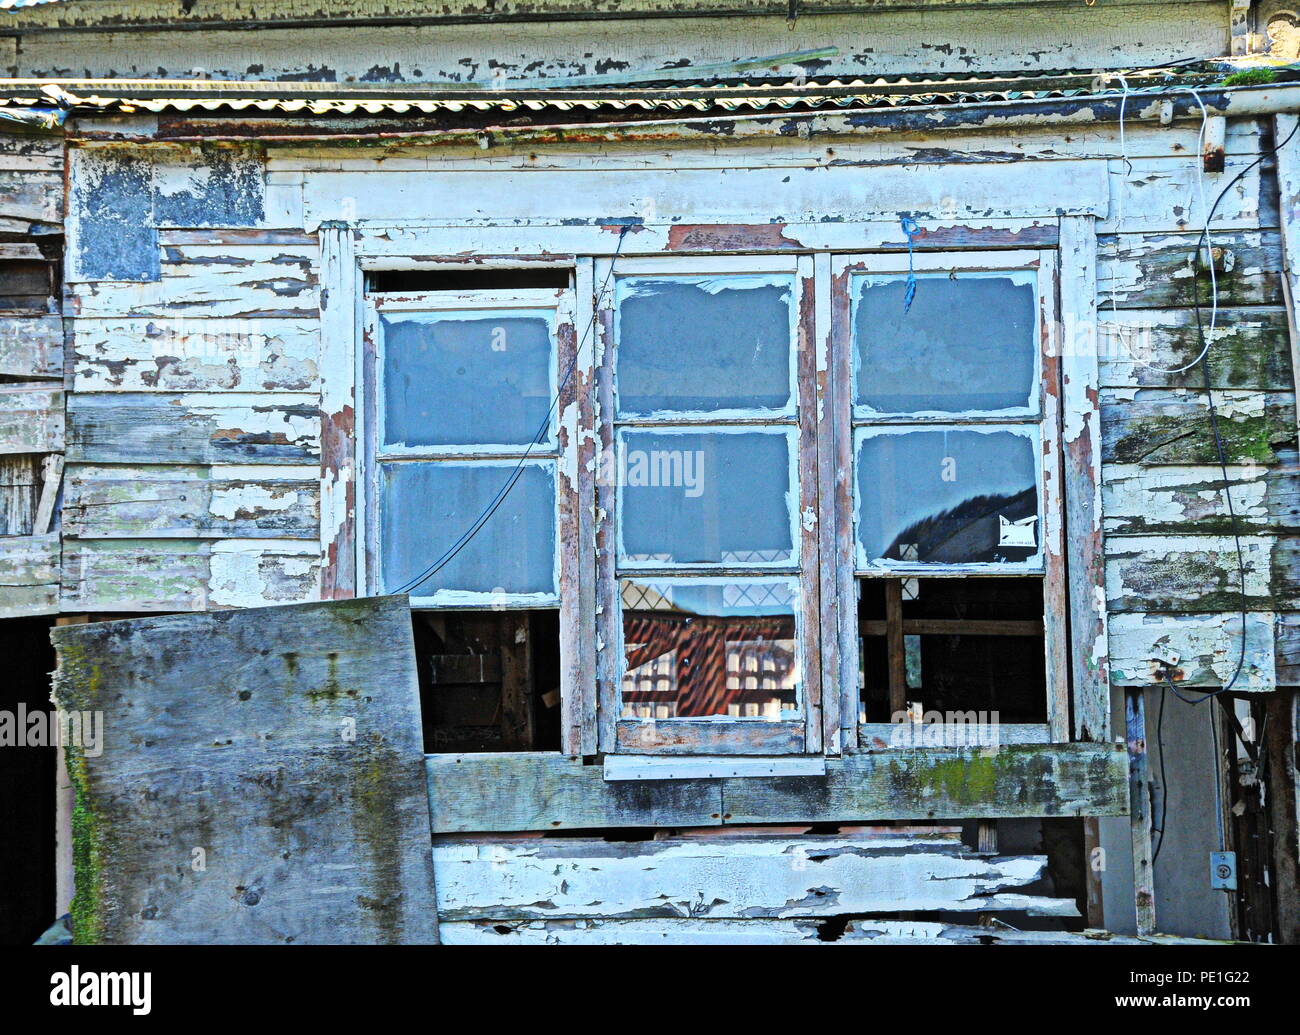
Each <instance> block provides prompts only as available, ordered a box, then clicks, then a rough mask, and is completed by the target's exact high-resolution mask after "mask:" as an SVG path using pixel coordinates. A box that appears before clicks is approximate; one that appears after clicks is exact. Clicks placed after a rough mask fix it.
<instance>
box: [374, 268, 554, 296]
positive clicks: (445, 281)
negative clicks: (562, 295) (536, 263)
mask: <svg viewBox="0 0 1300 1035" xmlns="http://www.w3.org/2000/svg"><path fill="white" fill-rule="evenodd" d="M572 277H573V271H572V270H570V269H569V268H568V267H553V266H542V267H536V268H532V267H528V268H520V267H513V268H509V269H469V270H467V269H416V270H372V271H371V272H370V273H369V274H367V276H366V291H367V293H370V294H408V293H416V292H420V293H423V292H426V291H518V290H521V289H527V288H551V289H553V290H558V291H562V290H564V289H566V288H568V287H569V286H570V285H571V281H572Z"/></svg>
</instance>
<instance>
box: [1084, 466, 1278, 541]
mask: <svg viewBox="0 0 1300 1035" xmlns="http://www.w3.org/2000/svg"><path fill="white" fill-rule="evenodd" d="M1277 455H1278V460H1279V461H1280V462H1279V463H1277V464H1275V465H1273V466H1270V467H1265V466H1263V465H1258V466H1247V465H1242V464H1234V465H1232V466H1230V467H1229V468H1228V487H1227V491H1228V492H1229V493H1230V494H1231V497H1232V509H1233V512H1234V514H1235V515H1236V527H1237V529H1238V530H1240V531H1241V532H1243V533H1245V534H1247V535H1276V534H1292V533H1300V481H1297V477H1296V474H1297V466H1296V459H1295V453H1294V451H1279V452H1278V454H1277ZM1102 474H1103V479H1102V500H1103V505H1104V514H1105V529H1106V531H1107V533H1109V534H1111V535H1119V534H1126V535H1155V534H1175V535H1225V534H1229V533H1230V532H1231V531H1232V521H1231V519H1230V518H1229V515H1228V508H1227V505H1226V503H1225V500H1224V484H1223V474H1222V472H1221V471H1220V469H1219V468H1218V467H1217V466H1211V465H1209V464H1202V465H1199V466H1181V467H1180V466H1170V467H1155V468H1151V467H1144V466H1142V465H1139V464H1109V465H1107V466H1106V467H1105V468H1104V469H1103V472H1102Z"/></svg>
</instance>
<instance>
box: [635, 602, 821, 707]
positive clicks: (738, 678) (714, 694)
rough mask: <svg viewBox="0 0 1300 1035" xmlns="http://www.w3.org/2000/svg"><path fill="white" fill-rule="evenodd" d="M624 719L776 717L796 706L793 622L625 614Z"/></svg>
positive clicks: (795, 660)
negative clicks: (635, 717) (715, 716)
mask: <svg viewBox="0 0 1300 1035" xmlns="http://www.w3.org/2000/svg"><path fill="white" fill-rule="evenodd" d="M623 630H624V632H623V636H624V641H625V644H626V647H625V650H626V657H627V669H626V671H625V674H624V676H623V712H624V715H625V716H628V717H632V716H638V717H643V718H656V719H665V718H672V717H683V718H685V717H692V716H704V715H728V716H732V717H740V718H743V717H751V716H752V717H757V716H762V717H765V718H773V719H776V718H780V717H781V711H782V710H783V709H790V708H793V707H794V706H795V699H796V695H797V687H798V682H799V674H798V669H797V662H798V658H797V654H796V651H795V639H794V619H793V618H790V617H784V618H783V617H773V618H717V617H702V616H698V615H687V614H680V613H677V614H671V613H665V612H663V611H656V612H652V613H646V612H631V611H629V612H624V619H623Z"/></svg>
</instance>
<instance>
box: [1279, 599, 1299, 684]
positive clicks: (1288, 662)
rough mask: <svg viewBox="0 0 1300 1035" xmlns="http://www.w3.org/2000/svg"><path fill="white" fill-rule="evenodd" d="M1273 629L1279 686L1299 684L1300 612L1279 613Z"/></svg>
mask: <svg viewBox="0 0 1300 1035" xmlns="http://www.w3.org/2000/svg"><path fill="white" fill-rule="evenodd" d="M1274 628H1275V631H1276V634H1277V638H1276V649H1277V658H1276V664H1277V681H1278V685H1279V686H1300V614H1295V613H1290V614H1279V615H1277V617H1276V624H1275V627H1274Z"/></svg>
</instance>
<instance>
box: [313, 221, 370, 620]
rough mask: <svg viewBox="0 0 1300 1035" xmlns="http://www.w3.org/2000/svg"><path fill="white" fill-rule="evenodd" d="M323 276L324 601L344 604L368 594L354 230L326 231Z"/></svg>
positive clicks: (339, 227) (331, 228) (358, 283)
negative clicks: (360, 573)
mask: <svg viewBox="0 0 1300 1035" xmlns="http://www.w3.org/2000/svg"><path fill="white" fill-rule="evenodd" d="M320 270H321V273H320V279H321V290H320V312H319V318H320V414H321V419H320V437H321V442H320V465H321V473H320V508H321V511H320V512H321V522H320V544H321V555H322V557H323V559H324V563H323V567H322V571H321V595H322V596H323V597H324V598H325V599H327V600H340V599H346V598H348V597H353V596H356V595H357V593H358V592H361V593H364V592H365V588H364V587H360V586H358V585H357V556H356V551H357V542H358V539H357V527H356V522H357V485H356V478H357V455H356V449H357V432H358V430H359V429H360V428H361V427H362V426H363V425H362V424H360V423H358V418H359V417H361V418H362V419H363V420H364V419H366V418H365V417H364V416H363V415H361V414H358V412H357V410H358V405H357V397H356V384H357V370H358V367H359V364H360V363H361V362H362V351H361V349H360V347H359V345H360V334H359V333H358V322H359V321H358V307H359V306H360V304H361V295H362V286H363V285H362V278H361V273H360V271H359V269H358V268H357V263H356V258H355V251H354V247H353V237H352V230H351V228H350V227H348V226H346V225H344V224H341V223H340V224H331V225H329V226H322V227H321V229H320ZM312 315H315V314H312Z"/></svg>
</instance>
